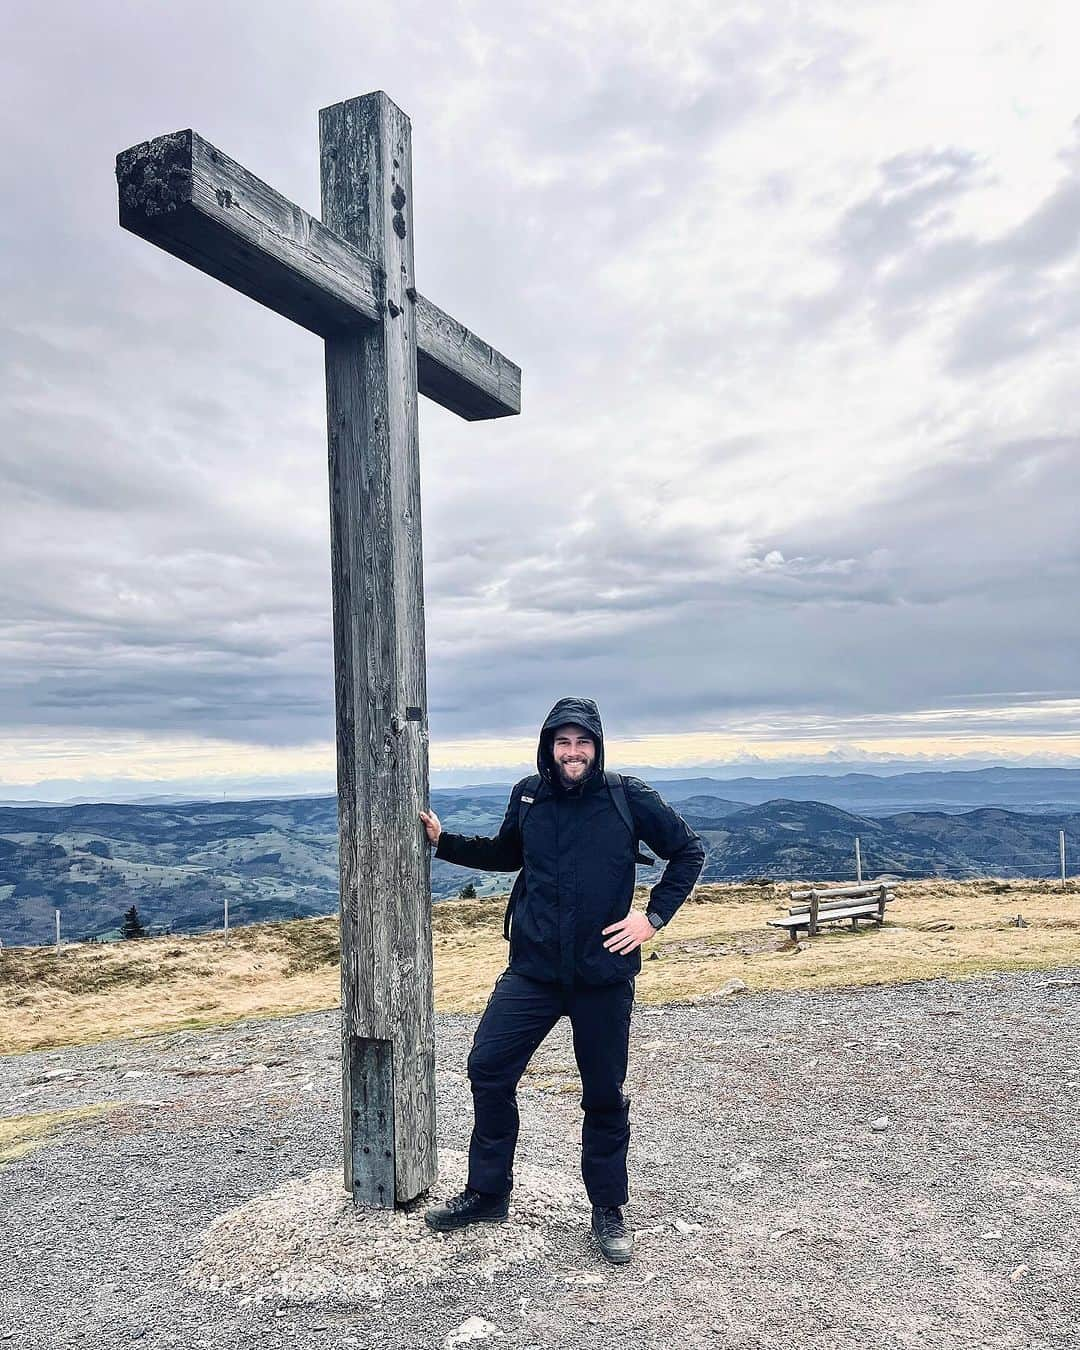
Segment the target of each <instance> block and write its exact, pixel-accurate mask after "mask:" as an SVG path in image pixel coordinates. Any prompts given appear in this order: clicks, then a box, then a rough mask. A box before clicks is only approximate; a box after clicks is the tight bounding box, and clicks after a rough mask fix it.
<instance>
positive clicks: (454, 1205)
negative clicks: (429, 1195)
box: [424, 1186, 510, 1233]
mask: <svg viewBox="0 0 1080 1350" xmlns="http://www.w3.org/2000/svg"><path fill="white" fill-rule="evenodd" d="M509 1213H510V1196H509V1195H483V1194H481V1192H480V1191H474V1190H473V1188H472V1187H471V1186H466V1187H465V1189H464V1190H463V1191H462V1192H461V1194H460V1195H452V1196H451V1197H450V1199H449V1200H447V1202H446V1204H445V1205H435V1206H433V1207H432V1208H431V1209H429V1210H427V1211H426V1212H425V1214H424V1222H425V1223H426V1224H427V1226H428V1227H429V1228H434V1230H435V1231H436V1232H437V1233H450V1232H452V1231H453V1230H454V1229H455V1228H465V1227H466V1226H467V1225H468V1224H470V1223H501V1222H502V1220H503V1219H505V1218H506V1217H507V1216H508V1214H509Z"/></svg>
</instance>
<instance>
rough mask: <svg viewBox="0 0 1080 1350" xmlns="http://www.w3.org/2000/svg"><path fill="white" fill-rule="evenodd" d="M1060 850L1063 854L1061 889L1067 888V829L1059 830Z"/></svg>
mask: <svg viewBox="0 0 1080 1350" xmlns="http://www.w3.org/2000/svg"><path fill="white" fill-rule="evenodd" d="M1058 852H1059V853H1060V855H1061V889H1062V890H1064V889H1065V831H1064V830H1058Z"/></svg>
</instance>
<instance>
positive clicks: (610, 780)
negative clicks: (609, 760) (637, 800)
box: [604, 769, 656, 867]
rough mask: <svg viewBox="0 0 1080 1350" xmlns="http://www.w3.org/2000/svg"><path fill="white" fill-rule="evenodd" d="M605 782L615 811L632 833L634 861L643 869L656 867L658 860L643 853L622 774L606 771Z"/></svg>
mask: <svg viewBox="0 0 1080 1350" xmlns="http://www.w3.org/2000/svg"><path fill="white" fill-rule="evenodd" d="M604 781H605V782H606V783H607V785H608V791H609V792H610V793H611V800H612V802H614V804H615V810H616V811H618V813H619V816H620V817H621V819H622V823H623V824H624V825H625V826H626V828H627V829H628V830H629V831H630V838H631V839H632V840H633V841H634V861H635V862H636V863H641V865H642V866H643V867H655V866H656V859H655V858H650V857H649V855H648V854H647V853H642V851H641V842H640V840H639V839H638V832H637V826H636V825H635V824H634V814H633V812H632V811H631V810H630V803H629V801H628V800H627V797H626V784H625V783H624V782H623V780H622V774H618V773H615V772H614V770H612V769H605V770H604Z"/></svg>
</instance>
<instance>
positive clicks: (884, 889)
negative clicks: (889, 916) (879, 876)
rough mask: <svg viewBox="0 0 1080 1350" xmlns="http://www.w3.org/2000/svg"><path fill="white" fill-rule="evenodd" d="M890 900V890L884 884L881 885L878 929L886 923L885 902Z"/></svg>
mask: <svg viewBox="0 0 1080 1350" xmlns="http://www.w3.org/2000/svg"><path fill="white" fill-rule="evenodd" d="M888 898H889V888H888V886H886V885H885V883H884V882H882V883H881V889H880V891H879V892H878V906H877V921H878V927H879V928H880V927H881V925H882V924H883V923H884V922H885V902H886V900H888Z"/></svg>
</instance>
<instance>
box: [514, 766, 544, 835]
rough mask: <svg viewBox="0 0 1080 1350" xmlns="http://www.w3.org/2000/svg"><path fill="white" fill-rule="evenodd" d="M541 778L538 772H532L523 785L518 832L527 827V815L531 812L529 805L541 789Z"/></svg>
mask: <svg viewBox="0 0 1080 1350" xmlns="http://www.w3.org/2000/svg"><path fill="white" fill-rule="evenodd" d="M540 783H541V778H540V775H539V774H538V773H533V774H530V775H529V777H528V778H526V779H525V782H524V783H522V785H521V796H520V797H519V798H518V833H519V834H520V833H521V831H522V830H523V829H524V828H525V817H526V816H527V815H528V814H529V807H530V806H532V804H533V802H534V801H536V794H537V793H538V792H539V791H540Z"/></svg>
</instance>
